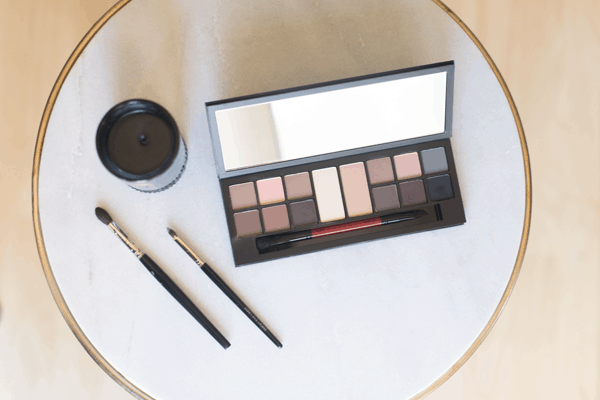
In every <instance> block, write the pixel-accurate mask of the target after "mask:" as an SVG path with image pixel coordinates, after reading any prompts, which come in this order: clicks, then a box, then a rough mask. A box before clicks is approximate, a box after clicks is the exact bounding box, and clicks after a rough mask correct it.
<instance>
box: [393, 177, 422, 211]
mask: <svg viewBox="0 0 600 400" xmlns="http://www.w3.org/2000/svg"><path fill="white" fill-rule="evenodd" d="M399 186H400V198H401V199H402V205H403V206H412V205H413V204H421V203H425V202H427V196H426V195H425V187H424V186H423V180H422V179H417V180H414V181H408V182H402V183H400V184H399Z"/></svg>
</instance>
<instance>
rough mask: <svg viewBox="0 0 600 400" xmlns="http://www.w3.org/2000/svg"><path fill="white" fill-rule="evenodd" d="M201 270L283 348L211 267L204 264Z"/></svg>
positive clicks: (276, 344)
mask: <svg viewBox="0 0 600 400" xmlns="http://www.w3.org/2000/svg"><path fill="white" fill-rule="evenodd" d="M200 268H201V269H202V271H204V273H205V274H206V275H207V276H208V277H209V278H210V280H211V281H213V282H214V284H215V285H217V286H218V287H219V289H221V290H222V291H223V293H225V295H227V297H229V299H230V300H231V301H233V302H234V303H235V305H236V306H238V308H239V309H240V310H242V312H243V313H244V314H246V316H247V317H248V318H250V320H251V321H252V322H254V325H256V326H257V327H258V329H260V330H261V331H263V333H264V334H265V335H266V336H267V337H268V338H269V339H271V341H272V342H273V343H274V344H275V346H277V347H283V345H282V344H281V342H280V341H279V340H277V338H276V337H275V335H273V334H272V333H271V331H270V330H269V329H268V328H267V327H266V326H265V324H263V323H262V321H261V320H260V319H258V317H257V316H256V314H254V313H253V312H252V310H250V308H248V306H247V305H246V304H245V303H244V302H243V301H242V299H240V298H239V297H238V295H237V294H235V292H234V291H233V290H231V288H230V287H229V286H227V284H226V283H225V281H223V279H221V277H220V276H219V275H218V274H217V273H216V272H215V271H214V270H213V269H212V268H211V267H210V265H208V264H206V263H204V264H203V265H202V266H201V267H200Z"/></svg>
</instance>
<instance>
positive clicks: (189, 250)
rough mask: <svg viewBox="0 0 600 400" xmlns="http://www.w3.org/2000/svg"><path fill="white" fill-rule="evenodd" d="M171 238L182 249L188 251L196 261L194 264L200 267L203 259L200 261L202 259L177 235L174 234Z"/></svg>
mask: <svg viewBox="0 0 600 400" xmlns="http://www.w3.org/2000/svg"><path fill="white" fill-rule="evenodd" d="M173 239H175V242H177V244H178V245H179V246H180V247H181V248H182V249H183V251H185V252H186V253H188V255H189V256H190V257H192V258H193V259H194V261H196V264H198V266H200V267H201V266H203V265H204V261H202V259H201V258H200V257H198V255H197V254H196V253H194V250H192V249H190V247H189V246H188V245H187V244H185V242H184V241H183V240H181V239H180V238H179V236H177V235H175V236H174V237H173Z"/></svg>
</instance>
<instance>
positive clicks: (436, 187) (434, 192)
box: [427, 174, 454, 201]
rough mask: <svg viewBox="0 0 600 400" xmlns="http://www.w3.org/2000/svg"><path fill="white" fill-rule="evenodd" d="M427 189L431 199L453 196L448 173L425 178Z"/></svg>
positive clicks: (443, 198)
mask: <svg viewBox="0 0 600 400" xmlns="http://www.w3.org/2000/svg"><path fill="white" fill-rule="evenodd" d="M427 189H428V190H429V198H430V199H431V201H438V200H446V199H451V198H452V197H454V191H453V190H452V181H451V180H450V175H448V174H446V175H440V176H434V177H433V178H427Z"/></svg>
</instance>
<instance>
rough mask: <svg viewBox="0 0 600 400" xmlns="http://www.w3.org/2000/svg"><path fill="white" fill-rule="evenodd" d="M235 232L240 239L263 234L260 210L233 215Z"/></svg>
mask: <svg viewBox="0 0 600 400" xmlns="http://www.w3.org/2000/svg"><path fill="white" fill-rule="evenodd" d="M233 220H234V222H235V231H236V234H237V236H238V237H242V236H250V235H257V234H259V233H262V227H261V226H260V217H259V215H258V210H250V211H244V212H241V213H235V214H233Z"/></svg>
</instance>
